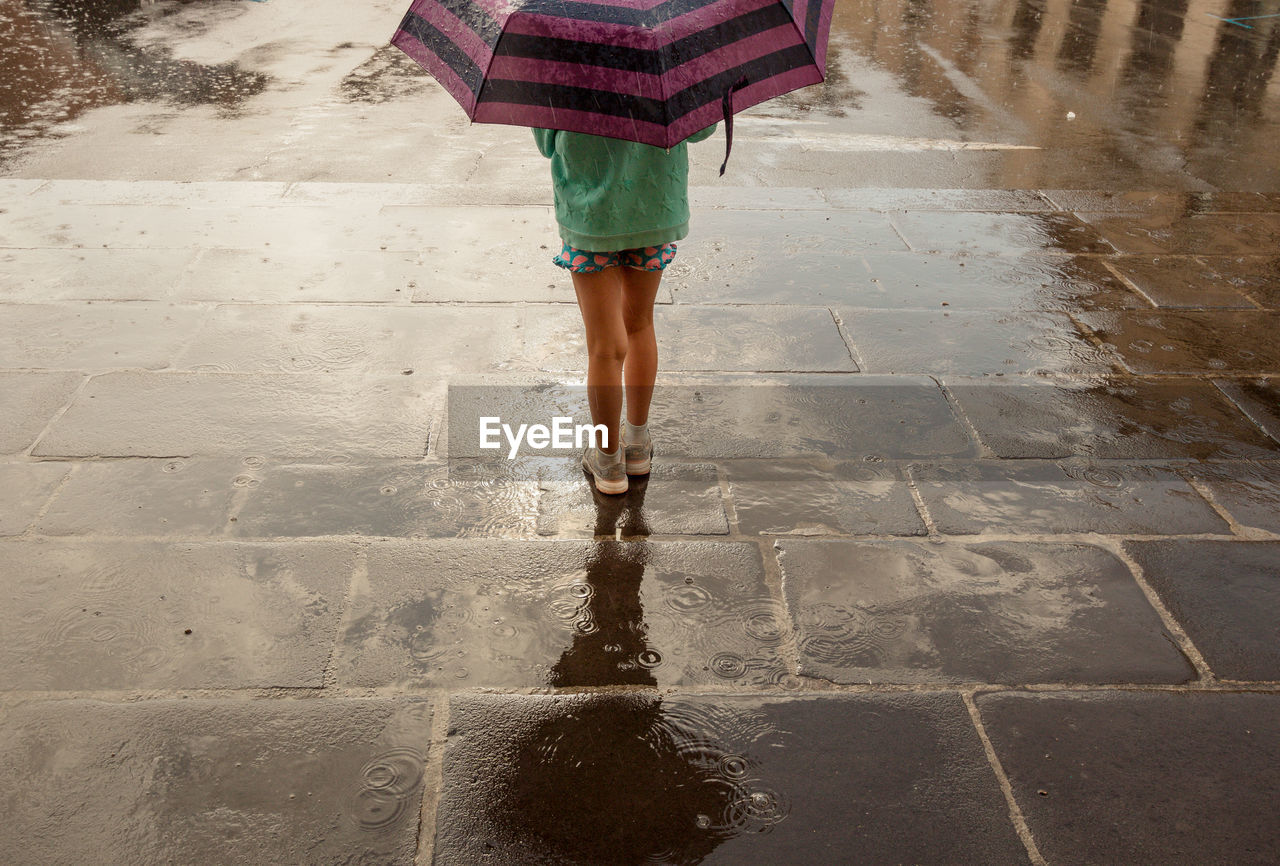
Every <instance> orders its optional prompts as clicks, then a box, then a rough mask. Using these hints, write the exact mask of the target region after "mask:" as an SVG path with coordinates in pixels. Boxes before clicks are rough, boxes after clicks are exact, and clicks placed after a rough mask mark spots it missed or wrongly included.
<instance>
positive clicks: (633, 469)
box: [621, 424, 653, 475]
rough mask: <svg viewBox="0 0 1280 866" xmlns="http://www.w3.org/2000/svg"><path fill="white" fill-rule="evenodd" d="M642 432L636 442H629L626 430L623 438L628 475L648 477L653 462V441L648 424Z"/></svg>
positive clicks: (642, 428)
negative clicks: (650, 464)
mask: <svg viewBox="0 0 1280 866" xmlns="http://www.w3.org/2000/svg"><path fill="white" fill-rule="evenodd" d="M640 430H641V433H640V436H639V438H638V439H637V441H635V442H628V441H627V437H626V430H625V429H624V430H623V435H622V437H621V438H622V453H623V455H624V458H625V460H626V466H627V474H628V475H648V474H649V463H650V461H652V460H653V440H652V439H651V438H650V437H649V425H647V424H646V425H645V426H643V427H641V428H640Z"/></svg>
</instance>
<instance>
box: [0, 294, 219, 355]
mask: <svg viewBox="0 0 1280 866" xmlns="http://www.w3.org/2000/svg"><path fill="white" fill-rule="evenodd" d="M207 313H208V311H207V310H206V309H204V308H203V307H188V306H174V305H171V304H164V305H162V304H144V303H139V304H101V303H99V304H0V367H23V368H44V369H55V370H57V369H61V370H67V369H70V370H102V369H118V368H121V367H141V368H144V369H149V370H158V369H163V368H164V367H167V366H168V365H169V363H170V361H171V360H172V359H173V357H174V356H175V355H176V354H177V353H178V351H179V350H180V349H181V347H182V345H183V344H184V343H185V342H186V341H187V340H189V339H190V338H191V337H192V336H193V335H194V334H195V332H196V330H197V329H198V328H199V327H200V324H201V322H203V320H204V318H205V316H206V315H207Z"/></svg>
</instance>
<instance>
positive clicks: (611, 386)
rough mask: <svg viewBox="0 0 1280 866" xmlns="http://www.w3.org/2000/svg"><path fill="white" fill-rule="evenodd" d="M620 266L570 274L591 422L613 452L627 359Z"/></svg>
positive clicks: (619, 422)
mask: <svg viewBox="0 0 1280 866" xmlns="http://www.w3.org/2000/svg"><path fill="white" fill-rule="evenodd" d="M622 270H623V269H622V268H618V267H613V268H605V269H604V270H603V271H600V272H599V273H595V274H573V290H574V291H575V292H576V293H577V295H578V309H579V310H580V311H581V312H582V324H583V325H584V326H585V328H586V331H587V402H588V403H589V404H590V406H591V423H592V424H603V425H604V426H605V429H606V430H607V431H608V432H607V435H608V447H607V448H602V449H601V450H605V451H609V452H613V451H616V450H617V448H618V443H619V442H620V441H621V439H620V437H619V435H618V433H619V431H618V428H619V426H621V421H622V367H623V363H624V362H625V361H626V359H627V329H626V325H625V323H624V319H623V312H622V306H623V305H622V286H623V280H622V273H621V272H622Z"/></svg>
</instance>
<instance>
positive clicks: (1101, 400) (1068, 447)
mask: <svg viewBox="0 0 1280 866" xmlns="http://www.w3.org/2000/svg"><path fill="white" fill-rule="evenodd" d="M943 384H944V385H945V386H946V389H947V391H948V392H950V393H951V394H952V395H953V396H954V397H955V399H956V401H957V402H958V403H959V405H960V411H961V412H963V413H964V415H965V417H966V418H967V419H968V421H969V423H970V424H972V425H973V426H974V428H975V429H976V430H977V433H978V438H979V439H980V440H981V441H982V443H983V444H984V445H985V446H987V447H988V448H990V449H991V450H992V451H993V452H994V453H995V455H996V456H997V457H1002V458H1059V457H1070V456H1072V455H1077V454H1078V455H1083V456H1088V457H1094V458H1100V459H1119V460H1164V459H1196V460H1239V459H1267V458H1272V459H1274V458H1276V457H1280V444H1278V443H1277V442H1276V441H1275V440H1274V439H1272V438H1270V437H1268V436H1267V435H1266V434H1264V433H1263V432H1262V430H1260V429H1259V428H1258V426H1257V425H1255V424H1254V423H1253V422H1252V421H1250V419H1249V418H1248V417H1246V416H1245V415H1244V414H1243V413H1241V412H1240V410H1239V409H1237V408H1236V406H1235V405H1233V404H1232V403H1231V402H1230V401H1227V400H1224V399H1223V398H1222V395H1221V394H1220V393H1219V392H1218V391H1217V390H1216V389H1215V388H1213V387H1212V386H1211V385H1210V384H1209V383H1207V382H1204V381H1200V380H1182V381H1176V382H1175V381H1167V380H1157V381H1135V382H1123V381H1118V382H1087V381H1086V382H1078V383H1071V384H1061V385H1057V384H1052V385H1051V384H1043V385H1041V384H1022V383H1013V382H1010V383H1002V384H994V383H991V382H983V381H980V380H972V379H970V380H965V379H960V378H948V379H945V380H944V381H943ZM1014 419H1016V423H1011V422H1013V420H1014ZM1277 429H1278V430H1280V427H1278V428H1277Z"/></svg>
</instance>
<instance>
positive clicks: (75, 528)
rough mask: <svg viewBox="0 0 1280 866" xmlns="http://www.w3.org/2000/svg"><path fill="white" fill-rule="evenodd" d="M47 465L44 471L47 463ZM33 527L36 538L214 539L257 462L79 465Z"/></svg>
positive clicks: (253, 479) (252, 480)
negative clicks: (134, 537)
mask: <svg viewBox="0 0 1280 866" xmlns="http://www.w3.org/2000/svg"><path fill="white" fill-rule="evenodd" d="M46 465H51V464H46ZM64 465H70V466H72V467H74V471H72V473H71V477H70V478H69V479H67V483H66V484H65V485H63V487H62V489H61V490H59V491H58V496H57V498H56V499H55V500H54V501H53V503H52V504H51V505H50V506H49V508H48V510H47V511H46V512H45V514H44V515H43V516H41V518H40V520H39V521H38V523H37V524H36V531H37V532H38V533H40V534H41V535H114V536H137V535H143V536H216V535H223V534H225V533H226V531H227V527H228V526H229V525H230V524H229V522H228V521H229V519H230V518H231V516H232V514H233V512H234V503H235V500H236V498H237V494H238V493H240V492H242V491H245V490H248V489H250V488H251V487H253V486H256V485H257V484H258V482H259V475H258V468H259V467H260V465H261V459H260V458H258V459H255V458H253V457H249V458H247V460H241V459H235V458H230V457H224V458H201V457H194V458H187V459H169V460H164V459H159V460H145V459H144V460H86V461H78V462H75V463H71V464H64Z"/></svg>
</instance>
